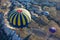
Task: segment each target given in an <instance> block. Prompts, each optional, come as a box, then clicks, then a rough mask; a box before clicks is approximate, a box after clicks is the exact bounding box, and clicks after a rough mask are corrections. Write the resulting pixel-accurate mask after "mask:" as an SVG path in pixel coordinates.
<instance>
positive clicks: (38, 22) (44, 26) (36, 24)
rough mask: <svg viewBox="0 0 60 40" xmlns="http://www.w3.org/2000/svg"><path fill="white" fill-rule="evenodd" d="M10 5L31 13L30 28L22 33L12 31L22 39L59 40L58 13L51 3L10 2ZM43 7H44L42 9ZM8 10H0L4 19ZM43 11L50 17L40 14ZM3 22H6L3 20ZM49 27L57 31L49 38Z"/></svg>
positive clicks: (19, 0) (35, 1) (31, 1)
mask: <svg viewBox="0 0 60 40" xmlns="http://www.w3.org/2000/svg"><path fill="white" fill-rule="evenodd" d="M11 3H12V4H11V7H15V8H16V7H20V8H25V9H27V10H28V11H29V12H30V13H31V17H32V22H31V23H30V24H29V27H30V28H24V29H23V31H20V29H18V30H17V29H12V30H15V31H16V33H17V34H18V35H20V36H21V38H22V39H24V38H27V39H26V40H60V11H59V10H56V6H54V5H55V4H54V3H53V6H52V4H51V3H49V2H46V1H44V0H41V1H40V0H30V1H29V0H17V1H16V0H13V1H12V0H11ZM45 3H46V4H45ZM47 3H48V4H50V5H48V4H47ZM9 4H10V3H9ZM13 5H15V6H13ZM43 6H44V7H45V6H46V7H45V8H43V9H42V7H43ZM11 7H10V9H11ZM10 9H9V7H8V8H6V9H5V10H6V11H3V10H1V11H2V12H3V13H4V15H5V16H4V17H6V15H7V13H8V12H9V10H10ZM13 9H14V8H13ZM13 9H12V10H13ZM44 10H45V11H48V12H49V16H50V17H47V16H46V15H42V14H41V12H43V11H44ZM5 19H6V18H5ZM5 22H7V21H6V20H5ZM49 27H55V28H56V29H57V32H56V33H54V34H52V33H51V34H52V36H51V37H49V35H50V32H49Z"/></svg>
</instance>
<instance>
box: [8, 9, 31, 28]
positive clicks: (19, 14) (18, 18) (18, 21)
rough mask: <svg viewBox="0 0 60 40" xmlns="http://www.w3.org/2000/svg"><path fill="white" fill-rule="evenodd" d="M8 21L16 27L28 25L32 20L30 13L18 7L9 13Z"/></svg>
mask: <svg viewBox="0 0 60 40" xmlns="http://www.w3.org/2000/svg"><path fill="white" fill-rule="evenodd" d="M7 19H8V22H9V24H10V25H11V26H12V27H14V28H23V27H28V24H29V23H30V22H31V15H30V13H29V12H28V11H27V10H26V9H23V8H16V9H14V10H12V11H10V12H9V13H8V18H7Z"/></svg>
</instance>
